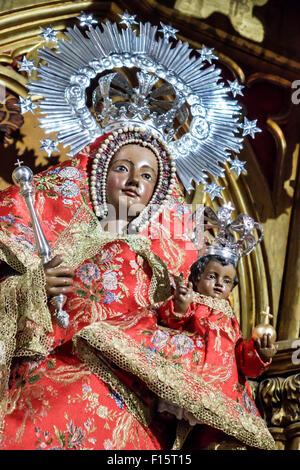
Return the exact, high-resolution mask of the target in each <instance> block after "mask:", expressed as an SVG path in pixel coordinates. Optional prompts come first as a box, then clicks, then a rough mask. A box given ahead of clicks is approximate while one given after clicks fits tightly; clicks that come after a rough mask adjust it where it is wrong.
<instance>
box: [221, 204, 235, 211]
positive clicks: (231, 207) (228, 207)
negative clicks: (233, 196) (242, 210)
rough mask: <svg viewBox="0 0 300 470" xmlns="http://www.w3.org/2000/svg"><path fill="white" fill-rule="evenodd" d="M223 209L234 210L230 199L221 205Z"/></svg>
mask: <svg viewBox="0 0 300 470" xmlns="http://www.w3.org/2000/svg"><path fill="white" fill-rule="evenodd" d="M223 207H224V209H226V210H228V211H229V212H230V213H231V212H233V211H234V210H235V207H234V206H233V205H232V203H231V201H229V202H226V204H224V205H223Z"/></svg>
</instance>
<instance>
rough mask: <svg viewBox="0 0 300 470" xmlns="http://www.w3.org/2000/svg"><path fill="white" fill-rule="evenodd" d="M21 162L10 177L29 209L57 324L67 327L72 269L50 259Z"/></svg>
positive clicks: (26, 171)
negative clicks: (64, 307) (67, 306)
mask: <svg viewBox="0 0 300 470" xmlns="http://www.w3.org/2000/svg"><path fill="white" fill-rule="evenodd" d="M22 163H23V162H20V161H19V160H17V163H16V165H18V166H17V168H16V169H15V170H14V171H13V174H12V178H13V181H14V183H15V184H16V185H17V186H19V187H20V194H21V196H22V197H23V199H24V201H25V203H26V205H27V208H28V210H29V214H30V218H31V223H32V228H33V232H34V238H35V243H36V247H37V251H38V254H39V256H40V258H41V259H42V263H43V265H44V270H45V275H46V290H47V294H49V295H54V296H53V297H52V299H51V303H52V304H53V305H54V306H55V307H56V308H57V312H56V314H55V316H56V321H57V324H58V325H59V326H60V327H62V328H67V326H68V324H69V315H68V314H67V312H66V311H64V310H63V306H64V304H65V302H66V298H67V297H66V295H65V294H66V293H68V292H70V290H72V287H71V284H72V279H73V277H74V271H73V270H72V269H71V268H67V267H60V266H59V265H60V264H61V262H62V259H61V258H60V257H59V256H55V257H54V258H53V259H51V250H50V246H49V243H48V241H47V240H46V237H45V235H44V233H43V230H42V228H41V225H40V222H39V220H38V217H37V214H36V212H35V209H34V202H33V196H34V192H35V189H34V187H33V185H32V184H31V182H32V179H33V173H32V171H31V169H30V168H28V167H27V166H22V165H21V164H22Z"/></svg>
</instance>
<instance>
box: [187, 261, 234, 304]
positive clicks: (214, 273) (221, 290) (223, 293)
mask: <svg viewBox="0 0 300 470" xmlns="http://www.w3.org/2000/svg"><path fill="white" fill-rule="evenodd" d="M235 276H236V269H235V267H234V266H233V265H232V264H228V265H227V266H222V264H221V263H218V262H217V261H209V263H207V265H206V266H205V269H204V271H203V273H202V274H201V276H200V278H199V280H198V281H197V283H196V285H197V292H199V293H200V294H203V295H209V296H210V297H215V298H217V299H228V297H229V295H230V292H231V290H232V288H233V284H234V279H235Z"/></svg>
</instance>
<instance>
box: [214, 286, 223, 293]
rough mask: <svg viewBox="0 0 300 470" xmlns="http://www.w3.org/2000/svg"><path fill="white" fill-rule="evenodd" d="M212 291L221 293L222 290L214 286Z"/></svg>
mask: <svg viewBox="0 0 300 470" xmlns="http://www.w3.org/2000/svg"><path fill="white" fill-rule="evenodd" d="M214 293H215V294H222V293H223V291H222V289H219V288H218V287H215V288H214Z"/></svg>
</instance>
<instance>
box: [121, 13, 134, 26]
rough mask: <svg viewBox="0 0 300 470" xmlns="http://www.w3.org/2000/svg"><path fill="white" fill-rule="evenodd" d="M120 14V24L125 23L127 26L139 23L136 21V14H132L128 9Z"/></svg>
mask: <svg viewBox="0 0 300 470" xmlns="http://www.w3.org/2000/svg"><path fill="white" fill-rule="evenodd" d="M119 16H120V18H121V21H120V24H125V25H126V26H127V28H128V27H129V26H132V25H133V24H138V22H137V21H135V17H136V15H130V14H129V13H128V11H125V13H123V14H122V15H120V14H119Z"/></svg>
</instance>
